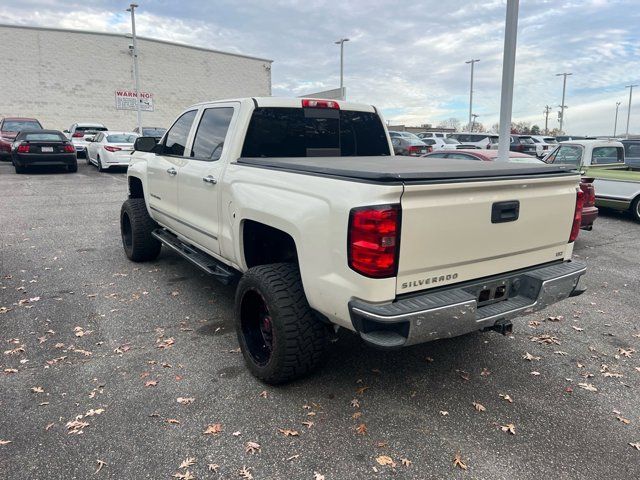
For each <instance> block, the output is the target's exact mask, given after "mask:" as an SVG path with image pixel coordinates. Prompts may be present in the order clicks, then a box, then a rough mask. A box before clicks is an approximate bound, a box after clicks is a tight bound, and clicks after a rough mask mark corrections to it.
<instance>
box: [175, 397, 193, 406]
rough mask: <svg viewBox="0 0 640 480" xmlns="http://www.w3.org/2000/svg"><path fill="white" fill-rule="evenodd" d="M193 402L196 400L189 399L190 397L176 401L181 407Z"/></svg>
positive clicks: (179, 398)
mask: <svg viewBox="0 0 640 480" xmlns="http://www.w3.org/2000/svg"><path fill="white" fill-rule="evenodd" d="M195 400H196V399H195V398H191V397H187V398H184V397H178V399H177V401H178V403H180V404H181V405H189V404H190V403H193V402H195Z"/></svg>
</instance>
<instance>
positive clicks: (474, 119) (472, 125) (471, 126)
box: [470, 113, 480, 133]
mask: <svg viewBox="0 0 640 480" xmlns="http://www.w3.org/2000/svg"><path fill="white" fill-rule="evenodd" d="M471 116H472V117H473V121H472V122H471V125H470V128H471V132H472V133H473V127H475V126H476V118H478V117H479V116H480V115H478V114H476V113H473V114H471Z"/></svg>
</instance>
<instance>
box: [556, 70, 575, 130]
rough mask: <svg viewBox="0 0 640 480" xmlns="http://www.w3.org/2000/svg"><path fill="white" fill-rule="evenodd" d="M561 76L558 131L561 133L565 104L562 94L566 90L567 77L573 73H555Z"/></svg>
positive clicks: (563, 94)
mask: <svg viewBox="0 0 640 480" xmlns="http://www.w3.org/2000/svg"><path fill="white" fill-rule="evenodd" d="M561 75H562V76H563V77H564V78H563V80H562V104H561V105H560V133H562V124H563V123H564V109H565V108H567V106H566V105H565V104H564V96H565V93H566V91H567V77H568V76H569V75H573V73H556V77H559V76H561Z"/></svg>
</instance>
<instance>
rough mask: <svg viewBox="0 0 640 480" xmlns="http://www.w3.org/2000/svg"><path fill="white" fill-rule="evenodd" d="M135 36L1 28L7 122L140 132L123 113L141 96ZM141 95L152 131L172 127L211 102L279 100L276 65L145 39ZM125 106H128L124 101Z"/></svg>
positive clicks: (0, 98)
mask: <svg viewBox="0 0 640 480" xmlns="http://www.w3.org/2000/svg"><path fill="white" fill-rule="evenodd" d="M130 44H131V38H130V36H126V35H123V34H111V33H98V32H84V31H76V30H63V29H54V28H39V27H23V26H9V25H0V58H2V59H3V67H4V72H3V74H2V75H0V117H3V116H25V117H35V118H37V119H38V120H40V123H42V125H43V126H44V127H45V128H55V129H59V130H64V129H66V128H69V126H70V125H71V124H73V123H75V122H101V123H104V124H105V125H106V126H107V127H108V128H110V129H112V130H130V129H132V128H134V127H135V125H136V112H135V110H120V109H117V108H116V92H120V96H122V92H123V91H133V90H134V80H133V58H132V55H131V52H130V47H129V45H130ZM138 55H139V56H138V58H139V63H140V90H141V91H142V92H148V93H150V94H152V96H153V100H152V103H153V110H154V111H152V112H151V111H144V112H143V114H142V123H143V125H144V126H156V127H168V126H169V125H170V123H171V122H172V121H173V120H174V119H175V117H176V115H177V114H178V113H180V111H182V110H184V109H185V108H186V107H188V106H189V105H192V104H194V103H197V102H201V101H206V100H215V99H221V98H234V97H246V96H268V95H271V63H272V61H271V60H268V59H264V58H257V57H250V56H245V55H238V54H234V53H227V52H220V51H216V50H210V49H205V48H199V47H191V46H188V45H182V44H176V43H172V42H166V41H162V40H155V39H149V38H144V37H138ZM120 106H122V102H120Z"/></svg>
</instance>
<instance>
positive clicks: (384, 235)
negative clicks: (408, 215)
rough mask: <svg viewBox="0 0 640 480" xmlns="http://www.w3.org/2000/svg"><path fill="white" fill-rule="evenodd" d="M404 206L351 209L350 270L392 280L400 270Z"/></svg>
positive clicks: (367, 275) (366, 275)
mask: <svg viewBox="0 0 640 480" xmlns="http://www.w3.org/2000/svg"><path fill="white" fill-rule="evenodd" d="M400 217H401V213H400V205H380V206H373V207H361V208H354V209H353V210H351V214H350V215H349V239H348V254H349V267H350V268H351V269H353V270H355V271H356V272H358V273H360V274H362V275H364V276H365V277H371V278H388V277H393V276H395V275H396V273H397V270H398V252H399V251H400V250H399V247H400V245H399V243H400Z"/></svg>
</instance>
